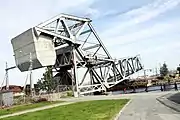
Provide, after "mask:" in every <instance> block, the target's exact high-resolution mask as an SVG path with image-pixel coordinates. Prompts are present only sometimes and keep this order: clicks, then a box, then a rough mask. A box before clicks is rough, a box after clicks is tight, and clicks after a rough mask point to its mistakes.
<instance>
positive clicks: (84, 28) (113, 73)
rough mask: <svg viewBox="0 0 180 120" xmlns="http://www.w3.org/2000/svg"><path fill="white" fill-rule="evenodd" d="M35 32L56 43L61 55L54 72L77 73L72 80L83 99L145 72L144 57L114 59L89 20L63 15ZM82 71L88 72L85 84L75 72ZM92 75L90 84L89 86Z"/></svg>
mask: <svg viewBox="0 0 180 120" xmlns="http://www.w3.org/2000/svg"><path fill="white" fill-rule="evenodd" d="M34 32H35V35H36V37H39V36H40V35H45V36H48V37H49V38H51V39H52V42H53V44H54V46H55V49H56V54H57V60H56V64H55V65H54V68H55V70H56V72H60V71H61V70H63V71H64V72H69V70H71V71H73V72H74V73H72V74H71V80H72V83H75V84H76V91H77V92H78V94H79V95H80V94H87V93H92V92H96V91H99V92H100V91H106V89H108V88H110V87H113V86H114V85H116V84H118V83H119V82H121V81H123V80H124V79H126V78H127V77H128V76H130V75H132V74H134V73H135V72H138V71H139V70H141V69H143V67H142V64H141V61H140V56H135V57H129V58H123V59H118V60H117V59H113V58H112V57H111V55H110V53H109V52H108V50H107V49H106V47H105V45H104V44H103V42H102V41H101V39H100V37H99V36H98V34H97V33H96V31H95V29H94V28H93V26H92V24H91V20H90V19H88V18H81V17H76V16H72V15H67V14H60V15H58V16H56V17H54V18H52V19H49V20H47V21H45V22H43V23H41V24H39V25H38V26H36V27H34ZM87 34H88V35H87ZM85 35H87V36H85ZM82 36H85V37H82ZM91 36H92V37H93V38H91ZM92 39H93V42H94V41H95V42H96V43H93V42H91V40H92ZM80 42H82V43H80ZM89 44H90V45H89ZM86 45H89V46H86ZM74 57H76V59H74ZM79 68H86V69H87V70H86V72H85V73H84V74H83V77H82V79H81V80H80V79H78V80H77V74H78V73H77V70H75V69H79ZM88 75H89V76H90V78H89V80H90V82H89V84H86V85H85V84H84V82H85V81H86V80H85V78H86V77H87V76H88Z"/></svg>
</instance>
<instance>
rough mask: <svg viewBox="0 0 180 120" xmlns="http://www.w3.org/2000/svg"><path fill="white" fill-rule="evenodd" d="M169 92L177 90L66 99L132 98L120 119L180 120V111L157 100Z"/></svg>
mask: <svg viewBox="0 0 180 120" xmlns="http://www.w3.org/2000/svg"><path fill="white" fill-rule="evenodd" d="M169 93H175V91H169V92H150V93H137V94H125V95H110V96H103V97H102V96H93V97H82V98H73V99H66V100H67V101H73V102H74V101H86V100H99V99H101V100H102V99H121V98H122V99H123V98H129V99H131V102H130V103H129V104H128V105H127V106H126V107H125V109H124V110H123V111H122V112H121V114H120V116H119V117H118V120H180V113H178V112H176V111H174V110H172V109H170V108H168V107H166V106H164V105H163V104H161V103H160V102H158V101H157V100H156V98H158V97H160V96H163V95H166V94H169Z"/></svg>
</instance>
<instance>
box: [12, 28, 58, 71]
mask: <svg viewBox="0 0 180 120" xmlns="http://www.w3.org/2000/svg"><path fill="white" fill-rule="evenodd" d="M52 40H53V38H52V37H51V36H47V35H43V34H41V33H39V35H38V34H37V31H35V29H33V28H30V29H29V30H27V31H25V32H24V33H22V34H20V35H18V36H16V37H15V38H13V39H12V40H11V43H12V46H13V51H14V56H15V62H16V66H17V67H18V68H19V69H20V71H21V72H24V71H28V70H29V67H30V61H31V60H32V69H38V68H42V67H45V66H49V65H54V64H55V61H56V52H55V48H54V44H53V41H52Z"/></svg>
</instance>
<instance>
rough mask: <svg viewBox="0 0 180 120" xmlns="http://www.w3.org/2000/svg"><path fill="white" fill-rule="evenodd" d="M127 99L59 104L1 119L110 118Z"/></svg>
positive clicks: (102, 119)
mask: <svg viewBox="0 0 180 120" xmlns="http://www.w3.org/2000/svg"><path fill="white" fill-rule="evenodd" d="M128 101H129V100H127V99H123V100H97V101H86V102H79V103H74V104H70V105H64V106H59V107H55V108H51V109H47V110H42V111H37V112H33V113H28V114H23V115H20V116H14V117H9V118H4V119H3V120H111V119H112V118H113V117H115V115H116V114H118V113H119V111H120V109H121V108H122V107H123V106H124V105H125V104H126V103H127V102H128Z"/></svg>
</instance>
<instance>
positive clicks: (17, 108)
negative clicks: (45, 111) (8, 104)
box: [0, 101, 63, 116]
mask: <svg viewBox="0 0 180 120" xmlns="http://www.w3.org/2000/svg"><path fill="white" fill-rule="evenodd" d="M60 102H63V101H53V102H48V101H47V102H40V103H34V104H26V105H19V106H14V107H12V108H7V109H0V116H1V115H6V114H11V113H15V112H20V111H23V110H28V109H32V108H38V107H43V106H46V105H52V104H56V103H60Z"/></svg>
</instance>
